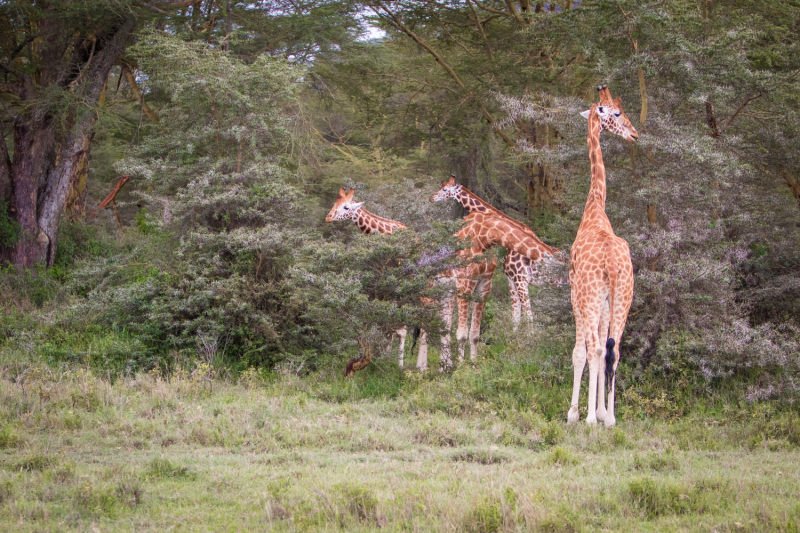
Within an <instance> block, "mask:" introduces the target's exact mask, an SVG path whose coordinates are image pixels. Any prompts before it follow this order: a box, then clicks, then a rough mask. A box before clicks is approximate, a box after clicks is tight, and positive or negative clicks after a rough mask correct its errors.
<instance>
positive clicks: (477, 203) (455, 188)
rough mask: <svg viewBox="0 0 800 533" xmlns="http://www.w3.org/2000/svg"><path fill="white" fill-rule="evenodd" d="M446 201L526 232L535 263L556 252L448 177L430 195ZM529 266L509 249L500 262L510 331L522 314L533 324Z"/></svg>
mask: <svg viewBox="0 0 800 533" xmlns="http://www.w3.org/2000/svg"><path fill="white" fill-rule="evenodd" d="M448 198H453V199H454V200H456V201H457V202H459V203H460V204H461V205H462V206H463V207H464V208H465V209H466V210H467V211H468V212H469V215H479V214H491V215H494V216H496V217H500V218H503V219H505V220H507V221H508V222H509V223H510V224H511V225H513V226H514V227H515V228H517V229H518V230H521V231H524V232H528V233H530V236H531V237H532V238H533V239H535V240H536V241H538V242H539V243H541V245H542V247H541V249H540V251H541V254H540V255H539V260H542V259H545V258H546V257H550V256H551V255H552V254H553V252H554V251H555V252H557V250H555V248H551V247H549V246H547V245H546V244H544V243H542V242H541V241H539V240H538V237H536V234H535V233H534V232H533V230H532V229H530V228H529V227H527V226H526V225H524V224H523V223H521V222H519V221H517V220H514V219H512V218H511V217H509V216H508V215H506V214H505V213H503V212H502V211H500V210H499V209H497V208H495V207H494V206H492V205H491V204H489V203H487V202H486V201H485V200H483V199H481V198H480V197H478V196H477V195H476V194H475V193H473V192H472V191H470V190H469V189H467V188H465V187H464V186H462V185H460V184H458V183H456V182H455V176H450V180H449V181H443V182H442V187H441V188H440V189H439V190H438V191H437V192H435V193H434V194H433V196H431V201H432V202H440V201H443V200H446V199H448ZM469 215H468V216H469ZM533 267H534V262H533V261H532V260H531V259H530V258H528V257H527V256H525V255H522V254H520V253H518V252H515V251H513V250H509V251H508V253H507V254H506V257H505V260H504V261H503V272H504V273H505V275H506V276H507V277H508V289H509V293H510V295H511V310H512V320H513V324H514V326H513V327H514V330H516V329H517V328H518V326H519V323H520V321H521V318H522V314H523V313H524V314H525V316H526V317H527V319H528V320H529V321H531V322H532V321H533V312H532V310H531V302H530V296H529V294H528V285H530V284H534V283H536V284H538V283H539V282H540V280H539V278H538V277H535V276H532V271H533ZM461 323H462V318H461V314H460V313H459V325H460V324H461Z"/></svg>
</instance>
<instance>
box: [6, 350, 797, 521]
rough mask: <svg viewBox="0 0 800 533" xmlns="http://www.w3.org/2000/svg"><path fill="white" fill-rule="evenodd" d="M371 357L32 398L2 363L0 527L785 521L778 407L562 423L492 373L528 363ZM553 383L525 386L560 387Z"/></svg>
mask: <svg viewBox="0 0 800 533" xmlns="http://www.w3.org/2000/svg"><path fill="white" fill-rule="evenodd" d="M376 362H377V363H378V364H377V365H375V367H374V368H373V369H371V370H370V372H365V373H364V374H363V375H362V376H358V375H357V376H356V378H355V379H353V380H348V381H345V380H343V379H342V378H340V377H337V376H335V375H333V374H334V369H333V368H332V369H331V370H330V375H327V374H326V372H325V371H323V372H320V373H316V374H312V375H309V376H307V377H305V378H302V379H301V378H297V377H296V376H286V377H282V378H279V379H272V380H263V379H260V378H259V377H258V375H257V374H254V373H251V374H250V375H249V379H242V380H240V382H239V383H238V384H236V383H234V382H232V381H231V380H229V379H228V380H222V379H217V380H216V381H214V383H213V387H209V385H208V383H207V382H205V381H202V380H196V379H193V377H192V374H191V373H183V374H176V375H173V376H172V377H171V379H170V380H165V379H162V378H160V377H158V376H156V375H154V374H139V375H136V376H135V377H131V378H127V379H123V378H120V379H117V380H115V381H114V382H113V383H112V382H111V381H109V380H108V379H106V378H103V377H99V376H97V375H95V374H94V373H92V372H89V371H87V370H86V369H85V368H63V369H61V370H52V369H48V370H47V371H45V367H42V366H39V367H36V368H37V370H29V371H28V374H27V378H28V385H27V387H26V393H25V395H23V392H22V387H21V386H20V385H19V384H17V383H15V382H14V379H15V378H17V377H18V376H19V375H21V370H20V371H19V373H18V374H16V375H12V374H13V373H7V374H6V375H5V377H4V379H2V380H0V420H1V421H2V424H3V428H2V430H0V435H2V436H3V437H2V442H3V446H2V447H0V528H2V529H6V528H9V529H11V528H13V529H14V530H15V531H41V530H51V531H54V530H59V531H70V530H80V531H85V530H87V529H90V528H91V527H97V528H99V529H101V530H109V529H111V530H122V531H126V530H137V531H140V530H164V529H168V528H175V529H177V530H184V531H193V530H203V531H206V530H227V529H232V530H257V529H270V528H271V529H274V530H276V531H322V530H340V531H371V530H377V529H381V530H382V531H383V530H385V531H411V530H421V531H451V530H454V531H477V532H492V531H557V532H561V531H598V530H606V531H712V530H716V531H797V525H798V523H800V505H798V503H797V502H798V501H800V476H798V475H797V472H798V465H800V449H799V448H798V444H797V441H796V438H795V435H796V433H795V431H796V424H797V416H796V414H794V415H793V414H792V413H791V411H786V410H778V409H775V408H772V407H769V406H759V407H753V408H750V409H749V410H744V411H742V410H741V409H739V408H738V407H737V408H732V409H731V412H730V413H729V415H728V416H720V417H712V416H710V415H708V414H702V415H696V414H691V413H689V414H686V415H684V416H683V417H681V418H678V419H666V420H664V419H658V418H652V417H648V416H645V417H639V416H637V415H636V414H635V412H634V411H632V410H630V409H627V410H626V409H625V408H624V407H625V406H624V400H623V401H621V402H620V403H621V409H620V412H623V411H624V412H625V416H622V415H620V416H618V426H617V427H616V428H615V429H612V430H607V429H605V428H603V427H587V426H586V425H585V424H577V425H574V426H569V425H566V424H565V423H564V422H563V418H564V416H563V415H564V413H560V415H559V416H558V417H555V416H554V417H552V420H548V417H547V413H545V412H542V409H540V408H537V407H536V404H533V406H532V407H531V408H530V409H528V410H525V409H522V406H521V405H520V401H519V400H518V397H517V396H514V395H509V396H506V397H503V396H502V392H503V390H508V388H509V387H510V385H509V384H507V383H504V382H502V380H505V379H507V378H508V376H507V375H505V374H502V373H501V375H499V376H497V378H496V379H492V378H491V377H490V375H488V374H487V373H485V372H486V371H485V368H486V367H489V368H494V369H495V370H497V369H498V368H510V367H506V366H504V365H515V364H516V365H522V366H525V365H532V364H533V363H531V362H522V363H520V362H519V361H517V362H514V361H504V362H502V363H501V362H499V360H498V359H487V360H484V361H482V364H481V365H478V366H476V367H474V368H472V367H470V366H468V365H465V366H464V367H463V368H461V369H459V370H458V371H456V372H455V373H454V374H452V375H440V374H438V373H436V372H431V373H430V374H429V375H425V376H418V375H415V374H414V373H409V374H403V373H402V372H399V371H398V370H397V369H396V368H394V369H392V368H391V367H392V364H393V363H392V362H391V361H390V360H388V359H385V358H384V359H379V360H378V361H376ZM498 365H499V366H498ZM381 376H383V377H381ZM382 380H385V381H386V382H387V387H386V388H387V390H388V391H389V392H388V393H386V394H380V393H379V392H378V391H379V390H380V384H381V381H382ZM498 380H499V381H498ZM551 388H553V389H554V390H550V391H545V390H542V391H538V392H537V396H536V397H537V398H538V397H545V395H548V394H549V395H551V396H554V397H561V396H562V395H563V394H564V393H565V392H566V393H568V392H569V384H568V383H567V384H566V385H563V384H562V385H551ZM398 391H399V392H398ZM491 394H495V395H498V398H499V399H498V398H491V397H490V395H491ZM459 396H460V397H459ZM539 405H541V404H539ZM566 407H567V402H566V401H565V402H564V403H563V404H562V411H566ZM632 414H633V415H634V416H630V415H632ZM76 420H79V421H80V422H79V423H78V422H76Z"/></svg>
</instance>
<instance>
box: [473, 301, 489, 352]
mask: <svg viewBox="0 0 800 533" xmlns="http://www.w3.org/2000/svg"><path fill="white" fill-rule="evenodd" d="M485 307H486V304H485V303H483V302H477V303H476V304H475V307H474V308H473V309H472V323H471V324H470V327H469V358H470V359H471V360H473V361H476V360H477V359H478V341H479V340H480V338H481V319H482V318H483V310H484V308H485Z"/></svg>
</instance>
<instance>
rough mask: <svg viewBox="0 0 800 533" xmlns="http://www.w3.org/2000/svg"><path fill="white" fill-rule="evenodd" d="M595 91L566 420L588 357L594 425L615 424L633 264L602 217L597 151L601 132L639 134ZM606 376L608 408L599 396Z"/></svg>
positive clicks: (574, 274) (574, 409) (574, 261)
mask: <svg viewBox="0 0 800 533" xmlns="http://www.w3.org/2000/svg"><path fill="white" fill-rule="evenodd" d="M597 90H598V92H599V93H600V101H599V102H598V103H595V104H592V107H591V109H589V110H588V111H585V112H583V113H581V115H583V116H584V118H587V119H588V121H589V134H588V136H587V139H586V140H587V143H588V145H589V159H590V162H591V172H592V182H591V186H590V187H589V196H588V198H587V200H586V207H585V209H584V211H583V218H581V223H580V226H579V227H578V234H577V236H576V237H575V242H574V243H573V245H572V250H571V263H570V271H569V281H570V296H571V299H572V310H573V312H574V314H575V348H574V349H573V351H572V364H573V371H574V379H573V386H572V404H571V405H570V409H569V414H568V415H567V421H568V422H576V421H577V420H578V418H579V411H578V400H579V395H580V387H581V377H582V375H583V367H584V366H585V364H586V361H587V358H588V361H589V409H588V413H587V416H586V422H587V423H589V424H594V423H596V422H597V421H598V420H601V421H604V422H605V425H606V426H608V427H611V426H613V425H614V424H615V423H616V419H615V418H614V387H615V384H616V369H617V365H618V364H619V344H620V340H621V337H622V331H623V330H624V329H625V322H626V320H627V318H628V311H629V310H630V306H631V301H632V299H633V264H632V262H631V254H630V250H629V249H628V243H627V242H626V241H625V240H624V239H622V238H620V237H617V236H616V235H614V230H613V229H612V227H611V222H609V220H608V216H606V211H605V205H606V171H605V166H604V165H603V154H602V151H601V150H600V132H601V131H603V130H608V131H610V132H612V133H615V134H617V135H619V136H621V137H622V138H624V139H625V140H627V141H630V142H633V141H635V140H636V139H637V138H638V136H639V135H638V133H637V132H636V129H635V128H634V127H633V125H632V124H631V122H630V120H628V117H627V116H626V115H625V113H624V112H623V111H622V103H621V100H620V99H619V98H617V99H612V98H611V93H610V92H609V90H608V88H607V87H606V86H602V87H598V88H597ZM603 351H605V357H603ZM606 380H608V409H606V407H605V405H604V398H603V396H604V392H605V390H604V389H605V382H606ZM595 402H596V403H595Z"/></svg>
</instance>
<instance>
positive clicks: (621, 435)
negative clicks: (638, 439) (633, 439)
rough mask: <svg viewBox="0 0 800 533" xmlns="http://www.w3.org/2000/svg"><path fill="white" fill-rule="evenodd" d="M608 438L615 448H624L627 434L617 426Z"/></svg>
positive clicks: (626, 442)
mask: <svg viewBox="0 0 800 533" xmlns="http://www.w3.org/2000/svg"><path fill="white" fill-rule="evenodd" d="M610 439H611V444H612V446H614V447H615V448H624V447H625V446H627V445H628V436H627V435H626V434H625V432H624V431H622V430H621V429H619V428H614V431H613V432H612V433H611V437H610Z"/></svg>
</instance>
